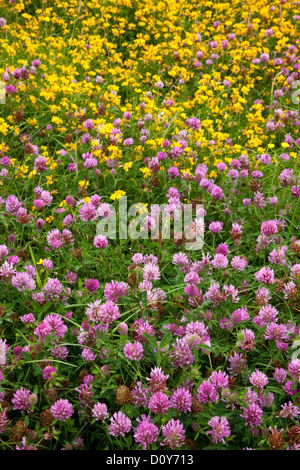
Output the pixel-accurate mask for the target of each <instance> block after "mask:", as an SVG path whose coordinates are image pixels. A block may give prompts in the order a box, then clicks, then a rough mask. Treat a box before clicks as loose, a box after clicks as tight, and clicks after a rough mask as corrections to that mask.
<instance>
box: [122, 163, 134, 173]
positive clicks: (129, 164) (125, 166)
mask: <svg viewBox="0 0 300 470" xmlns="http://www.w3.org/2000/svg"><path fill="white" fill-rule="evenodd" d="M132 164H133V162H127V163H124V167H123V168H124V170H125V171H128V170H129V169H130V168H131V167H132Z"/></svg>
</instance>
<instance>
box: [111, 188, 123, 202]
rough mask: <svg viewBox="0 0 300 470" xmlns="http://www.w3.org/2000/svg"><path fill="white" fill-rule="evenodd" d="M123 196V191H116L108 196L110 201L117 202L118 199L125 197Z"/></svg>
mask: <svg viewBox="0 0 300 470" xmlns="http://www.w3.org/2000/svg"><path fill="white" fill-rule="evenodd" d="M125 194H126V193H125V191H122V190H121V189H118V190H117V191H115V192H114V193H113V194H112V195H111V196H110V199H112V200H113V201H117V200H118V199H120V197H121V196H125Z"/></svg>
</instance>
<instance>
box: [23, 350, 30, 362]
mask: <svg viewBox="0 0 300 470" xmlns="http://www.w3.org/2000/svg"><path fill="white" fill-rule="evenodd" d="M22 356H23V357H24V358H25V359H27V361H31V360H32V357H31V356H30V354H28V352H25V351H22Z"/></svg>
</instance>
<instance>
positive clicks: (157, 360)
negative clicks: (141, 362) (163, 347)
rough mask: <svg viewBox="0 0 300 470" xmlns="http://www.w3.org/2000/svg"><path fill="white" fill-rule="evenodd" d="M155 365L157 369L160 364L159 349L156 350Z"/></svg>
mask: <svg viewBox="0 0 300 470" xmlns="http://www.w3.org/2000/svg"><path fill="white" fill-rule="evenodd" d="M156 364H157V367H159V366H160V364H161V354H160V351H159V349H158V350H157V354H156Z"/></svg>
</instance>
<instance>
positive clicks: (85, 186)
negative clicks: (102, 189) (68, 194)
mask: <svg viewBox="0 0 300 470" xmlns="http://www.w3.org/2000/svg"><path fill="white" fill-rule="evenodd" d="M78 184H79V186H80V187H81V188H87V187H88V185H89V184H90V182H89V181H87V180H82V181H79V183H78Z"/></svg>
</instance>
